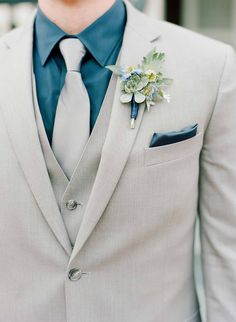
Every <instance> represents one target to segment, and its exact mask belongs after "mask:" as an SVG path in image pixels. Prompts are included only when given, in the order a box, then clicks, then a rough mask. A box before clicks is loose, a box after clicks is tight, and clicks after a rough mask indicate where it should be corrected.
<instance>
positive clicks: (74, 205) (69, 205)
mask: <svg viewBox="0 0 236 322" xmlns="http://www.w3.org/2000/svg"><path fill="white" fill-rule="evenodd" d="M77 205H78V203H77V202H76V201H75V200H68V201H67V203H66V208H67V209H68V210H75V209H76V208H77Z"/></svg>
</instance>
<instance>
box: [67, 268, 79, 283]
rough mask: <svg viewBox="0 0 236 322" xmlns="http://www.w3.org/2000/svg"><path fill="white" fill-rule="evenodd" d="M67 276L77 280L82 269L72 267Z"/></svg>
mask: <svg viewBox="0 0 236 322" xmlns="http://www.w3.org/2000/svg"><path fill="white" fill-rule="evenodd" d="M68 277H69V279H70V280H71V281H78V280H79V279H80V278H81V277H82V271H81V269H80V268H72V269H71V270H70V271H69V274H68Z"/></svg>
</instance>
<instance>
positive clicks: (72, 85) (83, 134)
mask: <svg viewBox="0 0 236 322" xmlns="http://www.w3.org/2000/svg"><path fill="white" fill-rule="evenodd" d="M59 47H60V51H61V53H62V56H63V58H64V60H65V64H66V68H67V73H66V77H65V84H64V87H63V88H62V91H61V94H60V97H59V100H58V105H57V110H56V116H55V122H54V128H53V136H52V150H53V152H54V154H55V157H56V159H57V161H58V162H59V164H60V165H61V167H62V169H63V170H64V172H65V174H66V175H67V177H68V178H69V179H70V178H71V176H72V173H73V171H74V169H75V167H76V164H77V163H78V161H79V159H80V158H81V156H82V152H83V149H84V147H85V145H86V142H87V140H88V138H89V135H90V103H89V97H88V93H87V90H86V88H85V86H84V83H83V81H82V78H81V73H80V65H81V60H82V58H83V57H84V55H85V52H86V51H85V48H84V46H83V44H82V43H81V42H80V41H79V40H78V39H77V38H66V39H63V40H62V41H61V42H60V44H59Z"/></svg>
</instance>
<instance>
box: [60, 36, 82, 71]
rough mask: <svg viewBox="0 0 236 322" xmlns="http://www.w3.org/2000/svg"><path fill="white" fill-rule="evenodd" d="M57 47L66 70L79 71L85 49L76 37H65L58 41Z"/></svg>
mask: <svg viewBox="0 0 236 322" xmlns="http://www.w3.org/2000/svg"><path fill="white" fill-rule="evenodd" d="M59 48H60V51H61V54H62V56H63V58H64V61H65V64H66V69H67V71H68V72H69V71H78V72H79V71H80V65H81V61H82V58H83V57H84V55H85V53H86V50H85V47H84V45H83V44H82V42H81V41H80V40H79V39H78V38H65V39H63V40H61V41H60V43H59Z"/></svg>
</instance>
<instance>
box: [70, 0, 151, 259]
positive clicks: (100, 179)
mask: <svg viewBox="0 0 236 322" xmlns="http://www.w3.org/2000/svg"><path fill="white" fill-rule="evenodd" d="M126 6H127V9H128V22H127V26H126V30H125V34H124V40H123V46H122V51H121V57H120V62H119V64H121V65H134V64H137V63H139V62H140V61H141V60H142V58H143V56H144V55H146V54H147V53H148V52H149V51H150V50H151V49H152V48H153V45H152V43H151V41H150V39H147V38H144V37H143V36H142V35H141V33H140V32H138V30H137V28H136V27H133V23H134V26H136V25H137V22H136V21H135V19H136V18H137V19H139V18H140V17H141V18H142V19H143V20H144V22H145V21H146V20H147V21H149V20H148V19H147V18H146V17H145V16H143V15H141V14H140V13H137V12H136V10H135V9H133V7H131V6H130V5H129V4H128V3H126ZM144 17H145V18H144ZM142 19H141V20H142ZM145 19H146V20H145ZM139 24H141V25H142V21H141V22H139ZM145 27H147V26H145V25H144V26H143V28H144V30H145ZM145 31H146V32H148V30H147V28H146V30H145ZM150 35H151V36H152V40H153V39H155V38H157V32H155V37H153V30H151V29H150V34H149V35H148V36H149V37H150ZM143 113H144V104H141V106H140V109H139V115H138V118H137V120H136V125H135V129H130V109H129V108H128V107H127V106H123V105H122V104H121V103H120V81H119V80H118V81H117V84H116V90H115V96H114V102H113V106H112V112H111V118H110V123H109V128H108V131H107V136H106V140H105V143H104V146H103V149H102V155H101V161H100V164H99V168H98V171H97V176H96V179H95V182H94V185H93V188H92V191H91V194H90V197H89V200H88V203H87V207H86V209H85V212H84V216H83V219H82V223H81V226H80V230H79V232H78V235H77V239H76V243H75V247H74V250H73V253H72V257H71V261H72V260H73V259H74V257H75V256H76V254H77V253H78V252H79V251H80V249H81V248H82V247H83V245H84V243H85V242H86V240H87V239H88V237H89V236H90V234H91V233H92V231H93V229H94V228H95V226H96V224H97V223H98V221H99V219H100V217H101V216H102V214H103V212H104V210H105V208H106V206H107V204H108V202H109V200H110V198H111V196H112V193H113V191H114V189H115V187H116V185H117V183H118V180H119V178H120V176H121V173H122V171H123V169H124V167H125V164H126V161H127V159H128V157H129V153H130V151H131V149H132V146H133V143H134V141H135V138H136V136H137V133H138V130H139V127H140V124H141V121H142V117H143Z"/></svg>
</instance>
